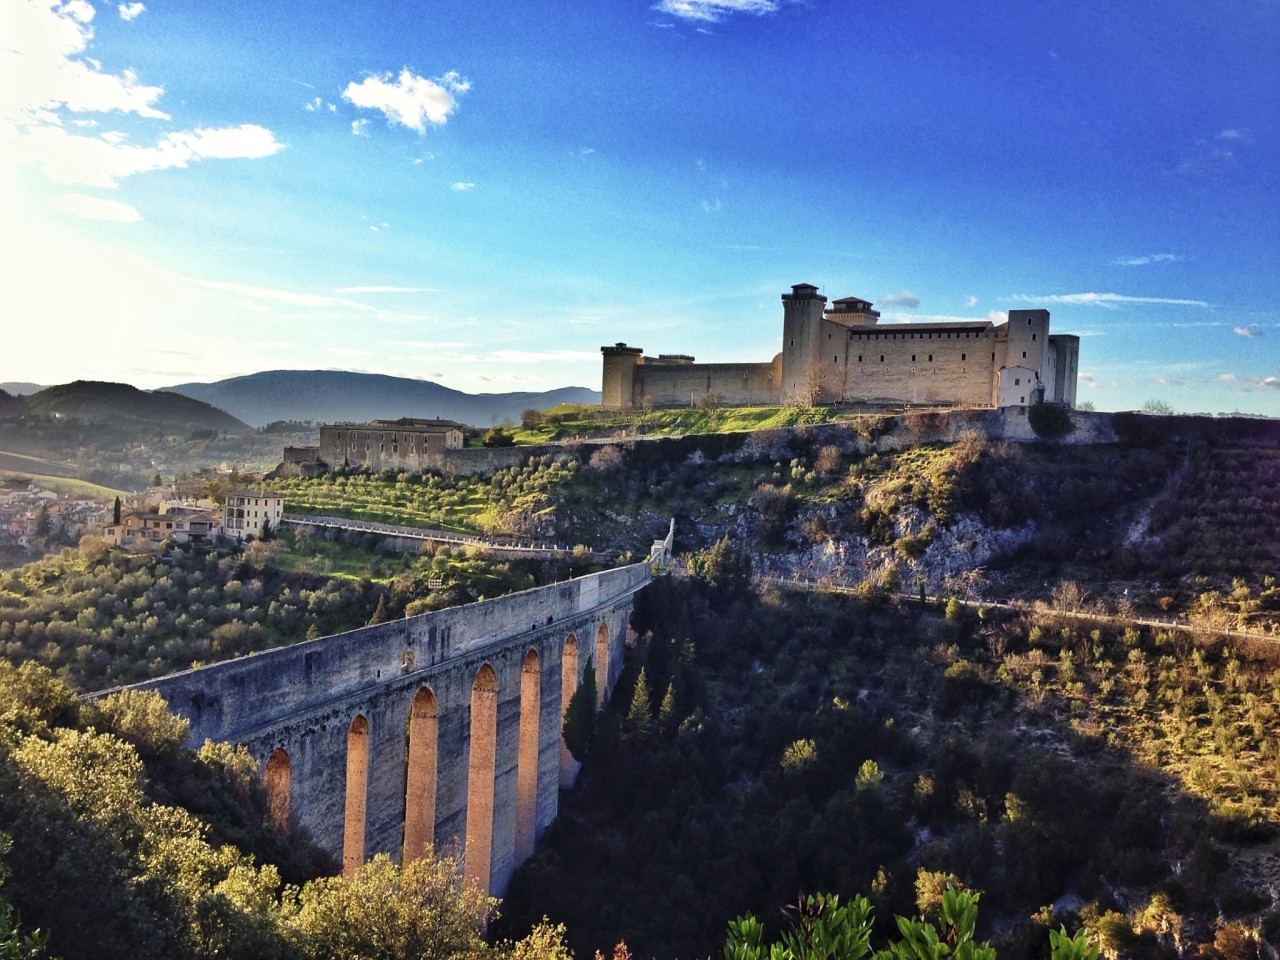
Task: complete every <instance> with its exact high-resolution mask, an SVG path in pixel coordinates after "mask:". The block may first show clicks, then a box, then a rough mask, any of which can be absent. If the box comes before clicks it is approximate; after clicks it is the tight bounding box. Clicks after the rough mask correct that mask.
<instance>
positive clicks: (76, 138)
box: [0, 0, 283, 210]
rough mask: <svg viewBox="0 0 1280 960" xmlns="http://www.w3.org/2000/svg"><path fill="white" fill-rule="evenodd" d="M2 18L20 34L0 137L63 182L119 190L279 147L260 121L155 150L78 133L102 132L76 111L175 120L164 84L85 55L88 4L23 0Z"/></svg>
mask: <svg viewBox="0 0 1280 960" xmlns="http://www.w3.org/2000/svg"><path fill="white" fill-rule="evenodd" d="M119 9H120V13H121V16H124V17H125V18H126V19H131V18H132V17H133V16H137V15H138V14H139V13H141V12H142V9H143V5H142V4H141V3H128V2H126V3H124V4H122V5H121V6H120V7H119ZM6 14H9V16H8V19H7V22H6V27H10V28H12V30H11V36H12V37H13V38H14V39H13V40H9V39H8V36H6V40H5V42H4V43H3V44H0V77H3V78H4V81H3V82H0V139H3V140H6V141H7V142H8V143H7V145H8V147H9V149H8V151H7V153H8V156H9V157H10V158H12V159H13V160H14V161H16V162H18V163H32V164H36V165H38V166H40V167H41V168H42V169H43V170H44V172H45V174H46V175H47V176H48V177H50V178H51V179H53V180H57V181H60V182H64V183H82V184H86V185H91V186H99V187H114V186H116V184H117V181H118V180H119V179H120V178H122V177H127V176H131V175H133V174H136V173H142V172H145V171H150V170H164V169H170V168H174V167H185V166H187V165H188V164H190V163H192V162H194V161H196V160H201V159H211V158H216V159H229V158H257V157H265V156H270V155H271V154H273V153H276V152H277V151H279V150H281V149H283V146H282V144H280V143H279V142H277V141H276V139H275V137H274V135H273V134H272V133H271V132H270V131H269V130H267V129H265V128H264V127H260V126H256V125H254V124H241V125H240V126H236V127H223V128H204V129H199V130H193V131H177V132H171V133H168V134H166V135H165V136H164V137H162V138H161V139H160V140H159V141H157V143H156V144H155V145H154V146H137V145H134V144H132V143H130V142H129V140H128V137H127V136H126V135H125V134H124V133H122V132H120V131H118V130H103V131H102V132H100V133H97V134H89V133H85V134H74V133H72V132H71V131H72V130H73V129H80V130H86V131H88V130H94V129H97V128H98V121H97V120H94V119H91V118H82V117H78V116H75V115H76V114H85V113H93V114H111V113H124V114H134V115H136V116H138V117H142V118H145V119H149V120H169V119H170V116H169V114H167V113H165V112H164V111H162V110H160V109H159V108H158V107H157V103H158V102H159V100H160V98H161V96H162V95H163V94H164V90H163V89H162V88H161V87H154V86H147V85H145V84H143V83H142V82H141V81H140V80H139V78H138V76H137V74H136V73H134V71H132V70H128V69H126V70H123V71H121V72H120V73H118V74H112V73H106V72H104V71H103V69H102V65H101V64H100V63H99V62H98V61H96V60H93V59H91V58H89V57H87V56H85V53H86V51H87V50H88V47H89V43H90V41H92V40H93V30H92V28H91V27H90V24H91V23H92V21H93V17H94V8H93V7H92V6H91V5H90V4H89V3H87V2H85V0H64V2H59V0H18V2H17V3H16V4H11V5H10V7H7V8H6ZM67 114H71V115H72V116H67ZM82 206H83V205H82ZM99 209H100V210H101V209H105V208H101V207H99Z"/></svg>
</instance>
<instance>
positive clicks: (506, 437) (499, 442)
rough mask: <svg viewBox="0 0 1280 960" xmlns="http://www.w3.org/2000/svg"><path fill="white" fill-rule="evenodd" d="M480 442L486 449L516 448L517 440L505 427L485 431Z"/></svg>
mask: <svg viewBox="0 0 1280 960" xmlns="http://www.w3.org/2000/svg"><path fill="white" fill-rule="evenodd" d="M480 442H481V443H483V444H484V445H485V446H486V447H514V446H515V445H516V438H515V436H514V435H513V434H512V433H511V431H510V430H507V429H506V428H504V427H491V428H489V429H488V430H486V431H485V433H484V436H483V437H482V438H481V441H480Z"/></svg>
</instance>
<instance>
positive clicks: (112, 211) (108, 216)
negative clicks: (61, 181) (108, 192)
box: [49, 193, 142, 223]
mask: <svg viewBox="0 0 1280 960" xmlns="http://www.w3.org/2000/svg"><path fill="white" fill-rule="evenodd" d="M49 206H51V207H53V209H55V210H61V211H62V212H63V213H70V214H73V215H74V216H77V217H84V218H86V219H88V220H115V221H117V222H118V223H136V222H137V221H139V220H141V219H142V214H140V213H139V212H138V211H137V209H136V208H134V207H131V206H130V205H129V204H127V203H120V202H119V201H117V200H103V199H102V198H101V197H89V196H85V195H84V194H83V193H64V194H62V196H60V197H54V198H53V199H52V200H50V201H49Z"/></svg>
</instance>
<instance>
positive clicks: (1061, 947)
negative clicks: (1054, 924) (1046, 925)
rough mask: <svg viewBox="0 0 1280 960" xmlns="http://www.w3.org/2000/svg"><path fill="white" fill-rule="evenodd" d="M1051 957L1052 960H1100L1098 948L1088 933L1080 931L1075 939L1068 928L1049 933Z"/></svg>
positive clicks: (1060, 928)
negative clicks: (1069, 933)
mask: <svg viewBox="0 0 1280 960" xmlns="http://www.w3.org/2000/svg"><path fill="white" fill-rule="evenodd" d="M1049 956H1050V958H1051V960H1098V948H1097V946H1095V945H1094V944H1093V943H1092V942H1091V941H1090V940H1089V934H1088V931H1086V930H1084V929H1080V930H1077V931H1076V934H1075V936H1074V937H1072V936H1069V935H1068V934H1067V928H1066V927H1059V928H1058V929H1057V930H1050V931H1049Z"/></svg>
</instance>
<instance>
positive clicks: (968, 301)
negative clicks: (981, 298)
mask: <svg viewBox="0 0 1280 960" xmlns="http://www.w3.org/2000/svg"><path fill="white" fill-rule="evenodd" d="M964 305H965V306H966V307H976V306H977V305H978V298H977V297H975V296H974V295H973V294H969V296H967V297H965V298H964Z"/></svg>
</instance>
